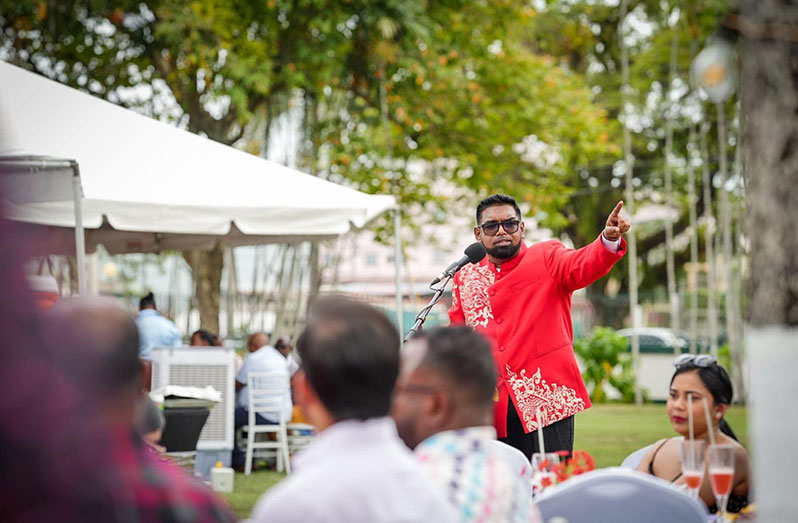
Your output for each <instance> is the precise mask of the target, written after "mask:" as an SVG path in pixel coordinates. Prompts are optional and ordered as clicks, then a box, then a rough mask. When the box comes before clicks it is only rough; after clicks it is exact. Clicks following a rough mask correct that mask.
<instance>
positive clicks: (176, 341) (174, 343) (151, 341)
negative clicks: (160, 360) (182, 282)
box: [136, 292, 183, 392]
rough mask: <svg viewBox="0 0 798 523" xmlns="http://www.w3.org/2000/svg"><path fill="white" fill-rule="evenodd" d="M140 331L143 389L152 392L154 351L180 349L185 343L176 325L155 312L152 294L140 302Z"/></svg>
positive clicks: (138, 320)
mask: <svg viewBox="0 0 798 523" xmlns="http://www.w3.org/2000/svg"><path fill="white" fill-rule="evenodd" d="M136 327H137V328H138V331H139V359H140V360H141V388H142V389H143V390H144V391H145V392H146V391H149V390H150V385H151V382H152V349H154V348H156V347H180V345H181V344H182V342H183V339H182V336H181V335H180V331H179V330H177V326H176V325H175V323H174V322H173V321H172V320H170V319H168V318H165V317H163V316H161V314H159V313H158V311H157V310H155V297H154V296H153V294H152V292H150V293H148V294H147V295H146V296H144V297H142V298H141V300H139V313H138V315H137V316H136Z"/></svg>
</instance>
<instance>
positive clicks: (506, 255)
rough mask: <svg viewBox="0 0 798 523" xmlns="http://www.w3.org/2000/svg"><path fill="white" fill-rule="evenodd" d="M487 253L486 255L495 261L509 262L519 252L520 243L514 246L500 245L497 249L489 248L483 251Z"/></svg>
mask: <svg viewBox="0 0 798 523" xmlns="http://www.w3.org/2000/svg"><path fill="white" fill-rule="evenodd" d="M485 250H486V251H488V255H489V256H491V257H493V258H495V259H497V260H509V259H511V258H514V257H515V255H516V254H518V251H520V250H521V242H520V241H519V242H518V243H516V244H515V245H512V244H510V245H500V246H498V247H491V248H490V249H485Z"/></svg>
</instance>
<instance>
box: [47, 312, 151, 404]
mask: <svg viewBox="0 0 798 523" xmlns="http://www.w3.org/2000/svg"><path fill="white" fill-rule="evenodd" d="M45 317H46V318H47V322H48V325H50V326H52V328H53V329H54V332H59V333H60V337H59V340H58V343H61V344H64V345H65V346H68V347H69V348H70V349H71V350H69V351H64V350H62V351H60V352H59V353H57V354H56V358H57V359H58V361H59V364H60V366H61V368H62V370H63V371H64V372H65V373H66V374H67V375H68V376H69V377H70V378H72V379H73V381H74V382H75V383H76V384H78V385H80V386H81V387H82V388H83V389H84V390H85V391H86V393H87V394H89V395H90V396H92V395H94V396H96V397H97V398H101V397H109V398H114V397H117V396H118V394H119V393H120V392H121V391H123V390H130V389H131V388H138V386H139V382H140V380H141V363H140V361H139V331H138V328H137V327H136V323H135V322H134V321H133V318H131V317H130V315H129V314H128V313H127V311H124V310H123V309H121V308H120V307H119V306H118V305H117V304H116V303H115V302H113V301H111V300H110V299H107V298H94V297H92V298H71V299H69V300H63V301H61V302H59V303H57V304H56V305H54V306H53V307H52V308H51V309H50V310H49V311H47V313H46V316H45Z"/></svg>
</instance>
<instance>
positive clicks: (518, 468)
mask: <svg viewBox="0 0 798 523" xmlns="http://www.w3.org/2000/svg"><path fill="white" fill-rule="evenodd" d="M493 448H494V449H495V450H496V453H497V454H499V456H500V457H501V459H502V460H503V461H504V462H505V463H506V464H507V465H508V466H510V468H511V469H512V470H513V472H515V475H516V477H519V478H523V479H526V480H527V481H532V464H531V463H530V462H529V460H528V459H526V456H525V455H524V453H523V452H521V451H520V450H518V449H517V448H515V447H511V446H510V445H508V444H507V443H504V442H501V441H499V440H493Z"/></svg>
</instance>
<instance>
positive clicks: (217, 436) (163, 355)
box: [152, 347, 236, 450]
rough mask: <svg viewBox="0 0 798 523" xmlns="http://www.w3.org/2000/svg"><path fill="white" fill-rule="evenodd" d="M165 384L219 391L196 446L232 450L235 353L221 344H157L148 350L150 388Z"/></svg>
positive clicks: (198, 447)
mask: <svg viewBox="0 0 798 523" xmlns="http://www.w3.org/2000/svg"><path fill="white" fill-rule="evenodd" d="M167 385H182V386H184V387H207V386H208V385H210V386H211V387H213V388H214V389H216V390H218V391H219V392H221V393H222V401H220V402H219V403H217V404H216V405H215V406H214V407H213V408H212V409H211V413H210V415H209V416H208V420H207V421H206V422H205V427H203V429H202V432H201V433H200V437H199V440H198V441H197V450H232V448H233V437H234V431H233V411H234V409H235V402H236V396H235V353H234V351H233V349H225V348H221V347H213V348H200V347H183V348H179V349H174V348H157V349H155V350H153V352H152V390H156V389H159V388H162V387H166V386H167Z"/></svg>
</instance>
